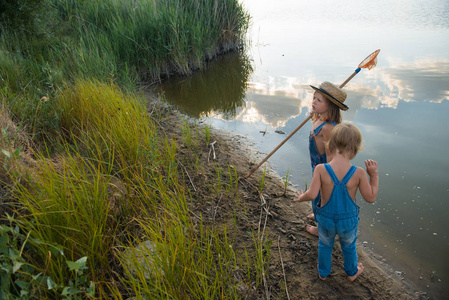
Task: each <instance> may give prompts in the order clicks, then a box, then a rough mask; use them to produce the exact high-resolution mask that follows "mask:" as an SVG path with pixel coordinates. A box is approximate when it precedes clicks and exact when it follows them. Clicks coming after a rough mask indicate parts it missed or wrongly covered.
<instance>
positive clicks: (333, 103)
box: [306, 81, 348, 236]
mask: <svg viewBox="0 0 449 300" xmlns="http://www.w3.org/2000/svg"><path fill="white" fill-rule="evenodd" d="M311 87H312V88H313V89H314V90H315V93H314V94H313V102H312V111H311V114H312V121H313V126H312V130H311V131H310V136H309V152H310V161H311V164H312V174H313V172H314V170H315V167H316V166H317V165H319V164H322V163H326V162H329V161H331V159H332V154H331V153H329V149H328V148H327V144H326V143H327V142H328V141H329V136H330V133H331V131H332V129H333V128H334V126H335V125H337V124H340V123H341V119H342V117H341V113H340V109H341V110H347V109H348V107H347V106H346V105H345V104H343V102H344V101H345V99H346V93H345V92H344V91H343V90H342V89H340V88H338V87H336V86H335V85H333V84H332V83H330V82H328V81H325V82H323V83H322V84H321V85H320V86H319V87H314V86H312V85H311ZM320 199H321V195H320V194H318V196H317V197H316V198H315V199H314V200H313V201H312V211H313V213H312V214H310V215H308V216H307V218H308V219H312V220H313V219H314V216H315V210H316V207H317V206H318V205H319V204H320ZM306 230H307V232H309V233H310V234H312V235H315V236H318V229H317V227H315V226H311V225H307V226H306Z"/></svg>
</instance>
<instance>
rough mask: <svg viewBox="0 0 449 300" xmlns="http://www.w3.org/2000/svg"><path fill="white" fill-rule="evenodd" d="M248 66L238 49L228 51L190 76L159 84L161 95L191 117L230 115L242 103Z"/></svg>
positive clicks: (247, 61) (241, 105)
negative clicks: (212, 114) (231, 51)
mask: <svg viewBox="0 0 449 300" xmlns="http://www.w3.org/2000/svg"><path fill="white" fill-rule="evenodd" d="M251 73H252V66H251V63H250V61H249V58H248V56H247V55H245V54H244V53H242V52H233V53H229V54H227V55H225V56H223V57H220V58H217V59H216V61H214V62H213V63H211V64H209V66H208V67H207V68H206V69H205V70H203V71H200V72H196V73H195V74H193V75H192V77H190V78H185V77H173V78H171V79H170V80H167V81H166V82H164V84H162V85H161V86H160V87H159V91H160V92H162V93H163V94H164V95H165V97H166V98H167V99H168V100H169V101H170V102H172V103H174V104H175V105H176V106H177V107H178V108H179V109H181V110H182V111H184V112H185V113H186V114H188V115H189V116H191V117H196V118H200V117H208V116H210V114H211V113H214V114H220V115H221V116H222V117H223V118H224V119H230V118H233V117H234V116H235V115H236V114H237V111H238V110H239V108H242V107H244V106H245V101H244V99H245V94H246V89H247V83H248V80H249V77H250V75H251Z"/></svg>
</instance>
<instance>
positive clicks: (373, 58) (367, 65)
mask: <svg viewBox="0 0 449 300" xmlns="http://www.w3.org/2000/svg"><path fill="white" fill-rule="evenodd" d="M379 52H380V49H378V50H376V51H374V52H373V53H371V54H370V55H368V57H367V58H365V59H364V60H363V61H362V62H361V63H360V64H359V68H361V69H368V70H371V69H372V68H374V67H375V66H376V65H377V54H379Z"/></svg>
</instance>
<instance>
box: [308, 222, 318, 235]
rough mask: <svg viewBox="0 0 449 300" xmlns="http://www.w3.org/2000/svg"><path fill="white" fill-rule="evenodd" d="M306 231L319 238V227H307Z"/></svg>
mask: <svg viewBox="0 0 449 300" xmlns="http://www.w3.org/2000/svg"><path fill="white" fill-rule="evenodd" d="M306 230H307V232H308V233H310V234H311V235H314V236H318V227H316V226H312V225H307V226H306Z"/></svg>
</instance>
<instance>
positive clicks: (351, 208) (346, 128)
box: [294, 123, 379, 281]
mask: <svg viewBox="0 0 449 300" xmlns="http://www.w3.org/2000/svg"><path fill="white" fill-rule="evenodd" d="M361 142H362V135H361V134H360V131H359V130H358V129H357V127H355V126H354V125H352V124H347V123H343V124H339V125H337V126H336V127H335V128H334V129H333V130H332V132H331V135H330V139H329V151H330V152H331V153H332V154H333V159H332V161H331V162H330V163H328V164H327V163H326V164H320V165H318V166H316V168H315V172H314V174H313V178H312V183H311V185H310V189H309V190H308V191H307V192H303V191H302V190H301V191H300V192H298V193H297V196H296V197H295V199H294V201H310V200H313V199H314V198H315V197H316V196H317V195H318V194H319V192H320V191H321V205H320V206H318V207H317V209H316V215H315V219H316V221H317V223H318V233H319V244H318V274H319V277H320V278H321V279H322V280H325V279H326V277H327V276H328V275H329V274H330V272H331V259H332V250H333V247H334V242H335V236H336V235H338V237H339V240H340V245H341V250H342V252H343V260H344V262H343V268H344V270H345V272H346V274H347V275H348V280H349V281H354V280H355V279H356V278H357V277H358V276H359V275H360V274H361V273H362V272H363V269H364V268H363V265H362V264H361V263H358V261H357V248H356V241H357V225H358V223H359V207H358V206H357V205H356V203H355V196H356V193H357V189H359V190H360V194H361V195H362V197H363V199H365V201H366V202H369V203H373V202H374V201H375V200H376V196H377V191H378V188H379V175H378V167H377V162H376V161H374V160H371V159H368V160H366V161H365V166H366V172H367V173H368V175H369V177H370V178H369V180H368V176H367V175H366V173H365V171H364V170H363V168H360V167H356V166H353V165H351V162H350V160H351V159H353V158H354V157H355V156H356V154H357V153H358V151H359V150H361Z"/></svg>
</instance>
